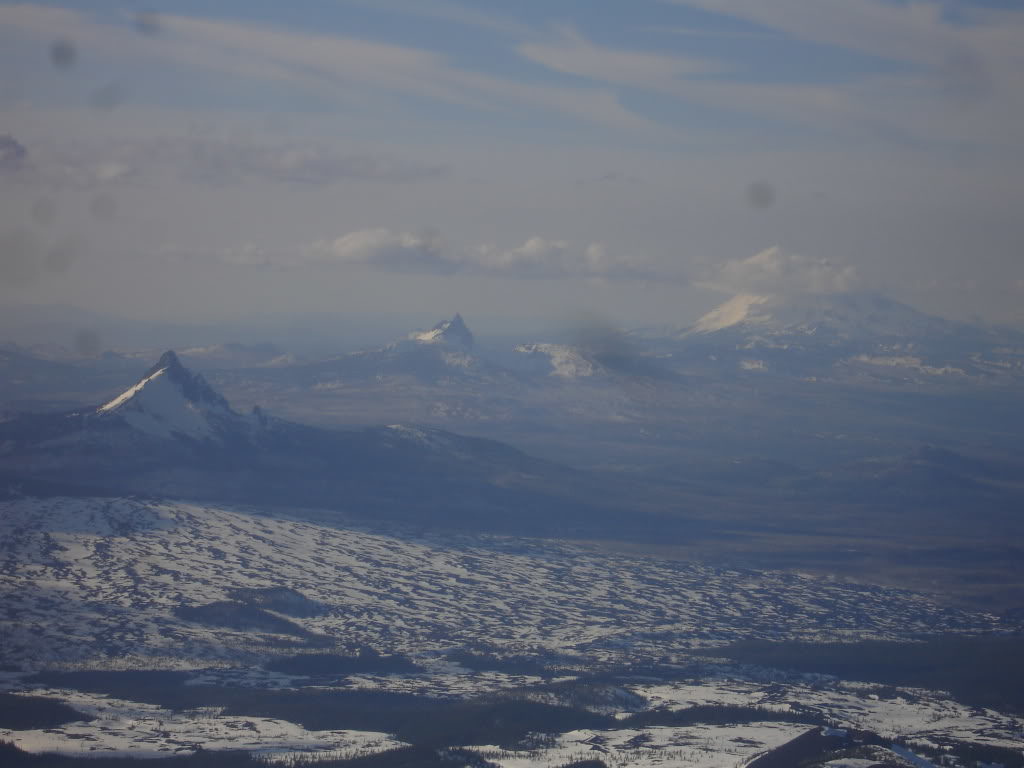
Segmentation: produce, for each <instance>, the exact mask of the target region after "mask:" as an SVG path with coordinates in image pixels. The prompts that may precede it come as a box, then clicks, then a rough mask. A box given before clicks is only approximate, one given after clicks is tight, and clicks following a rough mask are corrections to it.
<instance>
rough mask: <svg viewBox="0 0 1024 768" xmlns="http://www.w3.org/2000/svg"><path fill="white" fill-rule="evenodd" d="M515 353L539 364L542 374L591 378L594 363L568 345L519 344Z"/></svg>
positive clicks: (569, 377) (567, 377)
mask: <svg viewBox="0 0 1024 768" xmlns="http://www.w3.org/2000/svg"><path fill="white" fill-rule="evenodd" d="M515 351H516V352H518V353H520V354H522V355H525V356H527V358H528V359H530V360H531V361H536V362H538V363H539V367H540V368H541V369H542V371H543V373H545V374H548V375H551V376H558V377H560V378H563V379H577V378H580V377H586V376H593V375H594V372H595V370H596V368H595V365H594V363H593V362H592V361H591V360H588V359H587V358H586V357H585V356H584V355H583V353H582V352H581V351H580V350H579V349H577V348H576V347H572V346H569V345H568V344H520V345H519V346H517V347H516V348H515Z"/></svg>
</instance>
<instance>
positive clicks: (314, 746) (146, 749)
mask: <svg viewBox="0 0 1024 768" xmlns="http://www.w3.org/2000/svg"><path fill="white" fill-rule="evenodd" d="M32 693H33V695H36V696H39V695H42V696H47V697H50V698H55V699H59V700H60V701H63V702H64V703H66V704H68V705H70V706H72V707H74V708H75V709H76V710H78V711H79V712H82V713H83V714H86V715H91V716H93V717H95V718H96V719H95V720H92V721H89V722H81V723H68V724H67V725H64V726H61V727H60V728H47V729H45V730H31V731H11V730H3V729H0V740H4V741H12V742H14V744H16V745H17V746H18V747H19V748H20V749H23V750H25V751H26V752H56V753H60V754H66V755H72V756H100V755H102V756H105V757H128V756H132V757H168V756H170V755H174V754H183V753H184V754H189V753H192V752H194V751H195V750H196V748H197V746H201V747H202V748H203V749H208V750H245V751H247V752H252V753H254V754H260V755H265V756H268V757H272V756H274V755H287V754H294V753H296V752H303V753H312V754H311V756H316V757H338V758H348V757H360V756H363V755H368V754H373V753H375V752H382V751H384V750H388V749H396V748H397V747H401V746H405V745H404V744H403V743H402V742H398V741H395V740H394V739H391V738H390V737H388V735H387V734H384V733H373V732H369V731H307V730H306V729H305V728H303V727H302V726H299V725H295V724H294V723H289V722H286V721H284V720H278V719H273V718H266V717H223V716H221V714H220V712H219V710H218V709H216V708H210V709H204V710H198V711H188V712H177V713H176V712H172V711H170V710H167V709H162V708H160V707H157V706H153V705H150V704H140V703H138V702H131V701H124V700H121V699H114V698H110V697H107V696H98V695H94V694H89V693H82V692H80V691H67V690H36V691H33V692H32Z"/></svg>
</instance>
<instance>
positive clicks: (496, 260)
mask: <svg viewBox="0 0 1024 768" xmlns="http://www.w3.org/2000/svg"><path fill="white" fill-rule="evenodd" d="M808 8H809V2H808V1H807V0H785V2H777V3H771V4H765V3H752V2H744V1H743V0H730V2H726V3H714V2H709V0H676V1H674V2H670V1H667V0H666V1H656V0H651V1H649V2H642V3H633V4H629V5H628V6H626V5H624V4H619V3H614V2H599V3H581V2H566V3H562V4H559V5H556V6H551V5H550V4H535V3H526V4H519V5H517V6H515V7H505V6H504V5H502V4H498V3H493V2H484V3H473V4H469V3H459V2H431V3H425V4H412V3H406V2H399V1H397V0H396V1H395V2H379V3H366V2H361V1H358V0H349V1H339V2H317V3H311V4H309V5H304V6H303V7H302V8H301V9H297V8H291V7H285V6H277V5H265V6H264V5H260V6H253V5H252V4H248V3H240V2H226V3H219V4H217V5H216V7H210V6H208V5H207V4H203V3H194V2H186V3H175V4H174V5H173V6H171V5H167V6H162V5H161V4H159V3H158V4H152V7H151V8H147V9H146V10H145V11H139V10H138V9H135V8H129V7H128V6H125V5H124V4H123V3H119V2H106V1H104V0H95V1H94V2H88V3H77V4H73V5H70V4H65V5H63V6H62V4H60V3H48V4H41V3H40V4H32V3H24V4H0V40H3V45H2V46H0V114H2V117H0V203H2V205H0V251H2V261H0V270H2V273H0V277H2V282H0V302H2V303H3V304H4V305H6V306H7V307H8V308H16V307H19V306H23V305H25V304H35V305H72V306H76V307H80V308H82V309H85V310H91V311H102V312H114V313H116V314H121V315H124V316H125V317H128V318H131V319H137V320H142V319H147V318H148V319H155V320H159V321H160V322H195V321H199V322H204V323H217V322H224V321H226V320H231V321H232V322H235V321H241V319H242V318H244V317H246V316H249V315H256V314H260V315H264V314H279V315H282V316H285V315H294V314H297V313H336V312H339V311H341V312H346V313H379V314H384V313H401V314H404V315H408V316H416V317H424V318H427V317H435V318H437V319H440V318H441V317H444V316H446V315H448V314H451V313H452V312H454V311H461V312H463V313H464V314H466V315H467V317H474V318H485V317H495V318H496V317H503V318H508V319H510V321H514V320H516V319H517V318H518V319H520V324H525V325H530V324H531V323H532V324H535V323H536V318H542V319H543V322H544V323H551V324H558V323H562V322H564V321H563V320H562V318H565V317H570V318H571V317H574V316H576V315H578V314H580V313H592V312H595V311H599V313H600V314H601V316H602V317H604V318H606V319H607V321H608V322H609V323H612V324H615V325H621V326H624V327H628V326H637V325H643V324H647V323H669V324H686V323H688V322H692V321H693V320H695V319H696V318H697V317H698V316H700V315H701V314H702V313H703V312H705V311H707V310H708V309H710V308H711V307H713V306H714V305H715V304H716V303H718V302H720V301H721V300H723V299H724V298H726V297H727V296H728V295H729V294H730V293H731V292H738V291H755V292H758V291H767V292H773V293H788V292H794V291H807V290H811V291H827V290H837V291H846V290H865V291H871V292H877V293H882V294H886V295H889V296H891V297H893V298H896V299H899V300H902V301H906V302H908V303H910V304H911V305H913V306H915V307H916V308H919V309H921V310H923V311H926V312H930V313H935V314H939V315H943V316H947V317H951V318H954V319H967V318H972V317H979V318H982V319H983V320H984V321H986V322H991V323H1001V324H1009V325H1015V326H1018V327H1020V326H1022V325H1024V310H1022V309H1021V307H1022V306H1024V302H1022V301H1021V299H1022V297H1024V271H1022V270H1024V265H1022V263H1021V260H1020V245H1021V243H1022V242H1024V221H1022V220H1021V217H1020V216H1019V213H1018V210H1017V209H1018V204H1019V201H1020V200H1021V199H1022V198H1024V194H1022V193H1024V173H1022V171H1024V139H1022V138H1021V134H1020V131H1019V130H1017V129H1016V127H1017V126H1018V125H1019V124H1020V123H1021V118H1024V76H1022V75H1024V56H1022V54H1021V50H1024V46H1021V45H1020V43H1021V40H1022V38H1024V11H1022V10H1020V9H1019V8H1016V7H1014V6H1013V5H1011V4H1007V3H1005V2H996V1H992V2H984V3H971V4H966V3H940V2H931V1H930V0H921V1H919V2H914V3H890V2H883V1H882V0H861V2H856V3H838V2H829V3H824V4H822V3H817V4H815V13H814V14H809V13H806V11H807V9H808ZM480 322H482V323H483V324H484V325H486V324H487V323H488V322H489V321H487V320H481V321H480ZM513 324H514V323H513Z"/></svg>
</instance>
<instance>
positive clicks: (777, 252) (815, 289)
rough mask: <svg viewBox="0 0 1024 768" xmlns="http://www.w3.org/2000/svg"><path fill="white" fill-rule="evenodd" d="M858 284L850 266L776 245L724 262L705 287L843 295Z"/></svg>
mask: <svg viewBox="0 0 1024 768" xmlns="http://www.w3.org/2000/svg"><path fill="white" fill-rule="evenodd" d="M858 284H859V278H858V276H857V271H856V269H855V268H854V267H852V266H843V265H840V264H833V263H832V262H830V261H828V260H827V259H813V258H810V257H807V256H802V255H799V254H795V253H788V252H785V251H783V250H782V249H781V248H779V247H778V246H775V247H772V248H766V249H765V250H763V251H761V252H760V253H757V254H754V255H753V256H750V257H749V258H746V259H738V260H735V261H730V262H728V263H726V265H725V266H724V267H723V268H722V270H721V272H720V273H719V275H718V277H717V278H716V279H715V280H713V281H710V282H708V283H706V284H705V285H706V286H707V287H711V288H715V289H716V290H720V291H726V292H729V293H752V294H760V295H763V294H782V295H787V294H793V293H845V292H848V291H852V290H854V289H855V288H857V286H858Z"/></svg>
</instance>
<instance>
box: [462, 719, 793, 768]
mask: <svg viewBox="0 0 1024 768" xmlns="http://www.w3.org/2000/svg"><path fill="white" fill-rule="evenodd" d="M808 730H811V728H810V727H809V726H806V725H793V724H791V723H750V724H747V725H732V726H729V725H694V726H687V727H681V728H676V727H650V728H626V729H622V730H615V731H592V730H579V731H570V732H568V733H563V734H560V735H559V736H557V737H555V739H554V740H553V743H551V744H545V745H544V746H542V747H538V748H537V749H533V750H529V751H512V750H506V749H502V748H501V747H496V746H493V745H492V746H478V747H471V748H470V749H471V750H472V751H474V752H476V753H477V754H479V755H480V756H481V757H483V758H484V759H486V760H490V761H491V762H493V763H496V764H497V765H500V766H501V768H531V767H533V766H537V767H538V768H554V766H560V765H565V764H566V763H570V762H575V761H579V760H587V759H597V760H601V761H602V762H604V763H605V764H606V765H608V766H610V768H618V767H619V766H631V768H633V767H635V768H647V766H687V768H736V766H741V765H745V764H746V763H747V762H749V761H750V760H751V759H752V758H753V757H755V756H756V755H758V754H760V753H762V752H766V751H768V750H769V749H774V748H775V747H779V746H781V745H782V744H785V743H786V742H788V741H791V740H793V739H795V738H797V737H798V736H800V735H802V734H804V733H806V732H807V731H808Z"/></svg>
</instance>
